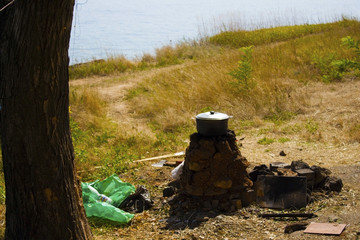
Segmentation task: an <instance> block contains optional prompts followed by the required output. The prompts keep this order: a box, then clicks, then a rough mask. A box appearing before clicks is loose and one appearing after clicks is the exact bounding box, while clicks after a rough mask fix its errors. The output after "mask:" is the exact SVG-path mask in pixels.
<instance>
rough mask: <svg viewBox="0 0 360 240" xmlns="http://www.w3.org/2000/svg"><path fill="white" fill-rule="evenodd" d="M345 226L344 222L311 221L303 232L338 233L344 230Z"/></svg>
mask: <svg viewBox="0 0 360 240" xmlns="http://www.w3.org/2000/svg"><path fill="white" fill-rule="evenodd" d="M345 227H346V224H338V223H315V222H312V223H310V224H309V226H308V227H307V228H306V229H305V230H304V233H313V234H326V235H340V234H341V233H342V232H343V231H344V229H345Z"/></svg>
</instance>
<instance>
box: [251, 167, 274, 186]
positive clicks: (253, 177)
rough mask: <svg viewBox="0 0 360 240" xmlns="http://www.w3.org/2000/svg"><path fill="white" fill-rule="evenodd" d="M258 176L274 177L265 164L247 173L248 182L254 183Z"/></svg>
mask: <svg viewBox="0 0 360 240" xmlns="http://www.w3.org/2000/svg"><path fill="white" fill-rule="evenodd" d="M259 175H274V173H273V172H272V171H270V169H269V168H268V167H267V166H266V165H265V164H262V165H259V166H256V167H254V170H252V171H251V172H250V173H249V177H250V180H251V181H253V182H256V180H257V176H259Z"/></svg>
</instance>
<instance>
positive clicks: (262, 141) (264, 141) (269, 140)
mask: <svg viewBox="0 0 360 240" xmlns="http://www.w3.org/2000/svg"><path fill="white" fill-rule="evenodd" d="M273 142H275V139H272V138H267V137H264V138H262V139H260V140H259V141H258V142H257V143H258V144H261V145H269V144H271V143H273Z"/></svg>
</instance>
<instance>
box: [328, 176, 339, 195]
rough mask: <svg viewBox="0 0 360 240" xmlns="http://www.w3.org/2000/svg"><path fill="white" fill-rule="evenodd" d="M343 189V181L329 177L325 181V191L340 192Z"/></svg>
mask: <svg viewBox="0 0 360 240" xmlns="http://www.w3.org/2000/svg"><path fill="white" fill-rule="evenodd" d="M342 187H343V183H342V180H341V179H340V178H337V177H328V178H326V180H325V185H324V189H325V190H328V191H335V192H340V191H341V189H342Z"/></svg>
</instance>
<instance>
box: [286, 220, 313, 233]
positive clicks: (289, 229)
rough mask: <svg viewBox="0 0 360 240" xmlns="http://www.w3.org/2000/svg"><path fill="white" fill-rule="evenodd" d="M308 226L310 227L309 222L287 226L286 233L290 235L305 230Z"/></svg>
mask: <svg viewBox="0 0 360 240" xmlns="http://www.w3.org/2000/svg"><path fill="white" fill-rule="evenodd" d="M307 225H309V223H308V222H299V223H291V224H288V225H286V227H285V230H284V232H285V233H288V234H290V233H293V232H295V231H299V230H304V229H306V227H307Z"/></svg>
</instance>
